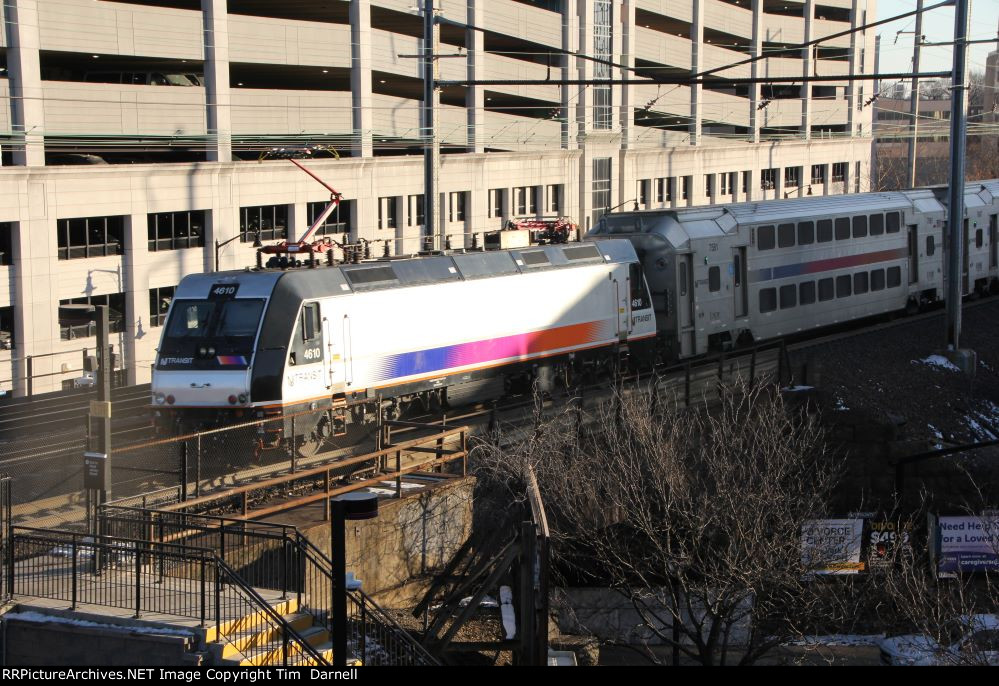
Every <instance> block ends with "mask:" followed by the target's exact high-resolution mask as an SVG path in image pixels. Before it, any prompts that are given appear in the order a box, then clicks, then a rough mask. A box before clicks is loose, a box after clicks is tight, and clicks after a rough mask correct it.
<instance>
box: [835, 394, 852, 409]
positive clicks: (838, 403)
mask: <svg viewBox="0 0 999 686" xmlns="http://www.w3.org/2000/svg"><path fill="white" fill-rule="evenodd" d="M833 409H835V410H837V411H839V412H842V411H844V410H849V409H850V408H849V407H847V406H846V403H844V402H843V399H842V398H839V397H837V398H836V407H834V408H833Z"/></svg>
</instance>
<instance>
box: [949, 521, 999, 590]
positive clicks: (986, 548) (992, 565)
mask: <svg viewBox="0 0 999 686" xmlns="http://www.w3.org/2000/svg"><path fill="white" fill-rule="evenodd" d="M937 526H938V531H939V541H940V557H939V565H938V568H937V571H938V572H940V573H941V574H943V575H953V574H956V573H958V572H986V571H992V572H994V571H999V515H990V516H986V515H983V516H981V517H940V519H939V520H938V525H937Z"/></svg>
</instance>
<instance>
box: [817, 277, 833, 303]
mask: <svg viewBox="0 0 999 686" xmlns="http://www.w3.org/2000/svg"><path fill="white" fill-rule="evenodd" d="M835 293H836V291H835V288H834V287H833V280H832V278H828V279H819V302H823V301H825V300H832V299H833V298H834V297H835Z"/></svg>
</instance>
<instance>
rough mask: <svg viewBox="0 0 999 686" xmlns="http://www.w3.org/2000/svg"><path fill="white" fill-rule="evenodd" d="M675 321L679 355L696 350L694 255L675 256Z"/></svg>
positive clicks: (690, 353)
mask: <svg viewBox="0 0 999 686" xmlns="http://www.w3.org/2000/svg"><path fill="white" fill-rule="evenodd" d="M676 262H677V269H676V280H677V284H676V285H677V293H678V297H677V308H676V309H677V322H678V324H679V331H678V333H679V338H680V355H681V356H688V355H693V354H695V352H696V349H695V345H694V343H695V341H694V256H693V255H678V256H677V260H676Z"/></svg>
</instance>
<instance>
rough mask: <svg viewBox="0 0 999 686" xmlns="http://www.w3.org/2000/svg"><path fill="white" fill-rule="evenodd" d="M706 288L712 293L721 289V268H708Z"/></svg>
mask: <svg viewBox="0 0 999 686" xmlns="http://www.w3.org/2000/svg"><path fill="white" fill-rule="evenodd" d="M708 290H709V291H711V292H712V293H714V292H716V291H720V290H721V268H720V267H709V268H708Z"/></svg>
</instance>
